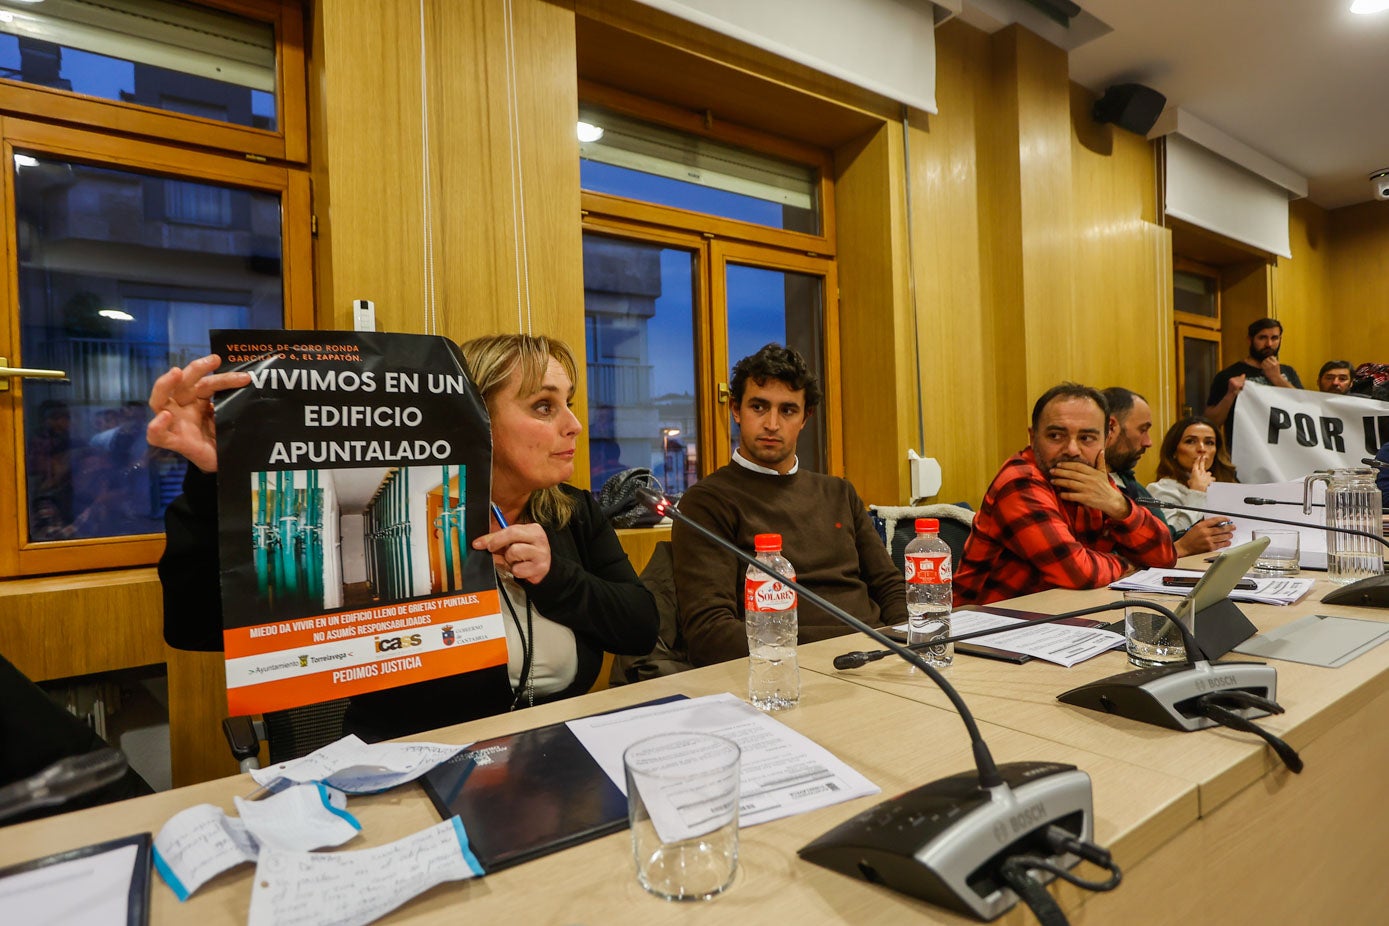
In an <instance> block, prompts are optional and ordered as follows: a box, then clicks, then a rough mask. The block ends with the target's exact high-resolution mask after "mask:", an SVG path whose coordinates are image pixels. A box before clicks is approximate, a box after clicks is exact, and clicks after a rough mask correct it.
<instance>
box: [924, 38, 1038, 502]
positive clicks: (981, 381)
mask: <svg viewBox="0 0 1389 926" xmlns="http://www.w3.org/2000/svg"><path fill="white" fill-rule="evenodd" d="M989 63H990V55H989V40H988V37H987V36H986V35H984V33H982V32H980V31H978V30H977V29H973V28H970V27H969V26H966V25H964V24H963V23H959V22H950V23H946V24H945V25H944V26H942V27H941V28H940V29H938V30H937V32H936V100H937V104H938V106H939V108H940V113H939V115H927V114H924V113H913V114H912V119H911V136H910V147H911V158H912V161H911V171H912V201H913V205H912V215H911V221H912V244H913V250H912V262H913V268H914V271H915V304H916V312H917V329H918V330H917V337H918V349H919V351H920V357H921V368H920V371H919V382H920V389H921V391H922V392H923V394H924V395H927V396H930V397H932V398H931V399H929V400H928V401H927V402H926V403H925V408H924V409H923V412H922V414H923V417H924V419H925V421H924V426H925V431H926V440H925V445H924V447H919V448H917V449H918V451H919V452H921V453H922V454H923V455H926V456H933V457H935V458H936V459H937V460H939V461H940V464H941V471H942V477H941V491H940V495H939V496H938V497H939V499H940V500H942V501H960V500H968V501H970V502H971V504H975V503H977V502H978V501H979V499H980V498H981V497H982V496H983V491H984V488H985V486H987V485H988V481H989V479H990V478H992V476H993V473H994V471H996V470H997V468H998V464H999V463H1000V462H1001V461H1002V460H1003V459H1004V458H1005V457H1007V456H1008V454H1009V453H1011V452H1012V451H1013V450H1014V449H1016V447H1017V446H1020V443H1019V442H1020V437H1019V433H1020V432H1019V431H1018V427H1017V425H1018V422H1017V421H1016V420H1011V421H1010V420H1006V418H1005V416H1002V415H1000V414H999V396H998V391H997V390H996V389H995V388H993V384H994V383H996V382H998V381H999V377H1000V376H1002V375H1003V371H1002V370H1000V369H999V367H998V365H997V364H996V362H995V354H994V351H993V350H992V349H990V347H989V345H990V344H991V343H992V339H993V336H994V335H993V331H994V329H993V319H992V316H991V314H990V313H986V312H985V310H984V305H985V291H986V289H988V290H990V291H992V285H991V283H992V281H991V280H986V279H985V273H984V265H985V259H986V256H987V255H986V253H985V251H984V247H983V245H984V243H985V241H984V236H983V235H982V228H983V226H984V220H983V218H982V217H981V214H980V212H981V201H982V196H983V195H984V191H983V190H982V189H981V182H980V176H981V172H982V171H983V170H985V169H986V166H985V165H981V164H980V154H979V133H980V132H981V130H983V129H984V128H985V127H986V126H987V125H988V120H989V113H988V111H987V107H989V106H991V105H992V101H991V100H989V99H988V94H987V93H986V92H985V91H986V90H987V87H988V78H989ZM915 386H916V383H911V382H907V381H905V380H904V385H903V386H901V387H899V388H901V389H903V390H907V389H914V388H915ZM914 424H915V422H913V425H914ZM909 434H912V435H914V434H915V428H914V427H913V429H912V430H910V431H909Z"/></svg>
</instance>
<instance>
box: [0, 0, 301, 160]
mask: <svg viewBox="0 0 1389 926" xmlns="http://www.w3.org/2000/svg"><path fill="white" fill-rule="evenodd" d="M197 3H198V5H199V6H206V7H209V8H212V9H217V10H222V11H224V12H228V13H234V14H236V15H239V16H245V17H247V18H249V19H257V20H260V21H262V22H267V23H270V24H271V25H272V26H273V27H274V29H275V112H276V119H277V126H278V128H277V129H276V130H275V131H274V132H269V131H266V130H265V129H257V128H252V127H251V126H243V125H232V124H230V123H227V122H222V121H219V120H216V119H206V118H203V117H201V116H190V115H186V114H184V113H175V112H168V111H166V110H160V109H151V108H150V107H148V106H142V105H140V104H138V103H125V102H121V101H119V100H103V99H99V98H97V97H91V96H86V95H84V94H81V93H75V92H73V91H71V90H59V89H57V88H55V87H39V86H35V85H32V84H24V83H19V82H17V81H10V80H0V111H3V112H7V113H15V114H19V115H23V116H25V117H27V118H31V119H34V118H41V119H45V120H53V121H55V122H64V123H69V124H71V125H73V126H78V127H85V128H93V129H98V130H106V131H109V132H116V133H120V134H122V135H131V136H139V137H145V138H155V139H162V140H165V141H170V142H174V143H177V144H183V145H189V146H193V147H198V148H212V149H219V150H223V151H228V152H232V153H235V154H239V155H242V156H249V157H252V158H268V159H269V158H273V159H275V160H280V161H290V162H293V163H299V164H302V163H306V162H307V161H308V157H309V139H308V113H307V101H308V90H307V76H306V72H305V67H304V13H303V9H302V7H300V6H299V4H297V3H293V2H288V0H286V2H280V0H197Z"/></svg>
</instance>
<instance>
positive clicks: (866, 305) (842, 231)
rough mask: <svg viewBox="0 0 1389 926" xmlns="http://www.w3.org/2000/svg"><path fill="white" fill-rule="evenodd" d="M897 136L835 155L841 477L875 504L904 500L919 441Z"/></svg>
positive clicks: (889, 131)
mask: <svg viewBox="0 0 1389 926" xmlns="http://www.w3.org/2000/svg"><path fill="white" fill-rule="evenodd" d="M900 133H901V127H900V123H897V122H888V123H884V124H883V126H882V128H881V129H879V130H878V131H877V132H874V133H873V134H872V135H871V136H870V137H868V138H865V139H863V140H862V141H861V142H859V143H856V144H852V145H846V146H844V147H842V148H840V149H839V150H838V151H836V152H835V171H836V173H837V175H838V176H837V180H836V182H835V211H836V221H837V223H838V226H839V298H840V309H839V320H840V325H839V351H840V359H841V364H840V367H841V371H840V375H841V387H842V388H841V396H842V404H843V410H842V411H843V413H842V415H841V418H840V420H841V421H842V422H843V427H844V471H845V474H846V475H847V476H848V478H849V480H850V481H851V482H853V483H854V486H855V488H857V489H858V492H859V495H860V496H861V497H862V498H863V499H864V501H866V502H868V503H870V504H880V505H900V504H905V503H907V502H908V501H910V499H909V498H908V493H909V492H910V486H911V483H910V480H909V477H908V475H907V463H906V453H907V448H908V447H916V445H917V439H916V436H915V435H916V429H915V428H914V427H913V424H912V423H913V422H914V420H915V415H916V397H915V395H914V393H913V390H912V388H911V384H912V382H913V380H914V378H915V372H914V371H915V369H916V365H915V357H914V356H913V350H912V348H913V344H912V328H911V317H910V315H909V311H910V307H909V298H908V292H907V273H906V268H907V246H906V226H905V215H906V213H905V208H904V206H903V204H904V197H903V190H902V176H903V160H902V158H903V153H902V138H901V134H900ZM918 449H919V448H918Z"/></svg>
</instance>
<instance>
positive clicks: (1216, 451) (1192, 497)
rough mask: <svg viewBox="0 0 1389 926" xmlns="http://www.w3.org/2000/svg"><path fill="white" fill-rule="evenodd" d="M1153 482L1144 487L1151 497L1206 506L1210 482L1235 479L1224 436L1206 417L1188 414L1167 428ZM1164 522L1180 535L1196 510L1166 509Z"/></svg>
mask: <svg viewBox="0 0 1389 926" xmlns="http://www.w3.org/2000/svg"><path fill="white" fill-rule="evenodd" d="M1157 476H1158V478H1157V482H1154V483H1151V484H1149V486H1148V491H1149V492H1151V493H1152V495H1153V497H1154V498H1156V499H1158V500H1160V501H1164V502H1172V503H1173V504H1177V505H1190V506H1194V507H1197V508H1204V507H1205V506H1206V490H1207V489H1209V488H1210V487H1211V483H1213V482H1239V479H1237V478H1236V477H1235V467H1234V464H1232V463H1231V462H1230V457H1229V456H1228V455H1227V454H1226V452H1225V438H1224V437H1222V436H1221V434H1220V429H1219V428H1217V427H1216V426H1215V423H1214V422H1213V421H1211V420H1210V419H1209V418H1206V417H1203V416H1201V415H1188V416H1187V417H1185V418H1183V419H1182V420H1180V421H1178V422H1177V423H1176V424H1174V425H1172V427H1170V428H1168V429H1167V434H1166V435H1164V436H1163V438H1162V448H1161V449H1160V450H1159V451H1158V468H1157ZM1164 513H1165V514H1166V516H1167V524H1168V526H1169V527H1171V528H1172V531H1173V533H1178V534H1180V533H1181V532H1183V531H1185V530H1187V529H1188V528H1190V527H1191V525H1192V524H1194V523H1196V522H1197V521H1199V520H1200V518H1201V516H1200V515H1199V514H1198V513H1194V512H1190V511H1181V510H1178V509H1167V510H1166V511H1165V512H1164Z"/></svg>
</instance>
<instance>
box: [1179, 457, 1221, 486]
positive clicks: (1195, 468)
mask: <svg viewBox="0 0 1389 926" xmlns="http://www.w3.org/2000/svg"><path fill="white" fill-rule="evenodd" d="M1212 482H1215V477H1214V476H1212V475H1211V471H1210V470H1209V469H1207V468H1206V455H1205V454H1203V453H1198V454H1197V455H1196V462H1195V463H1193V464H1191V475H1190V476H1188V477H1187V479H1186V487H1187V488H1188V489H1192V490H1194V491H1196V492H1204V491H1206V490H1207V489H1209V488H1210V487H1211V483H1212Z"/></svg>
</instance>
